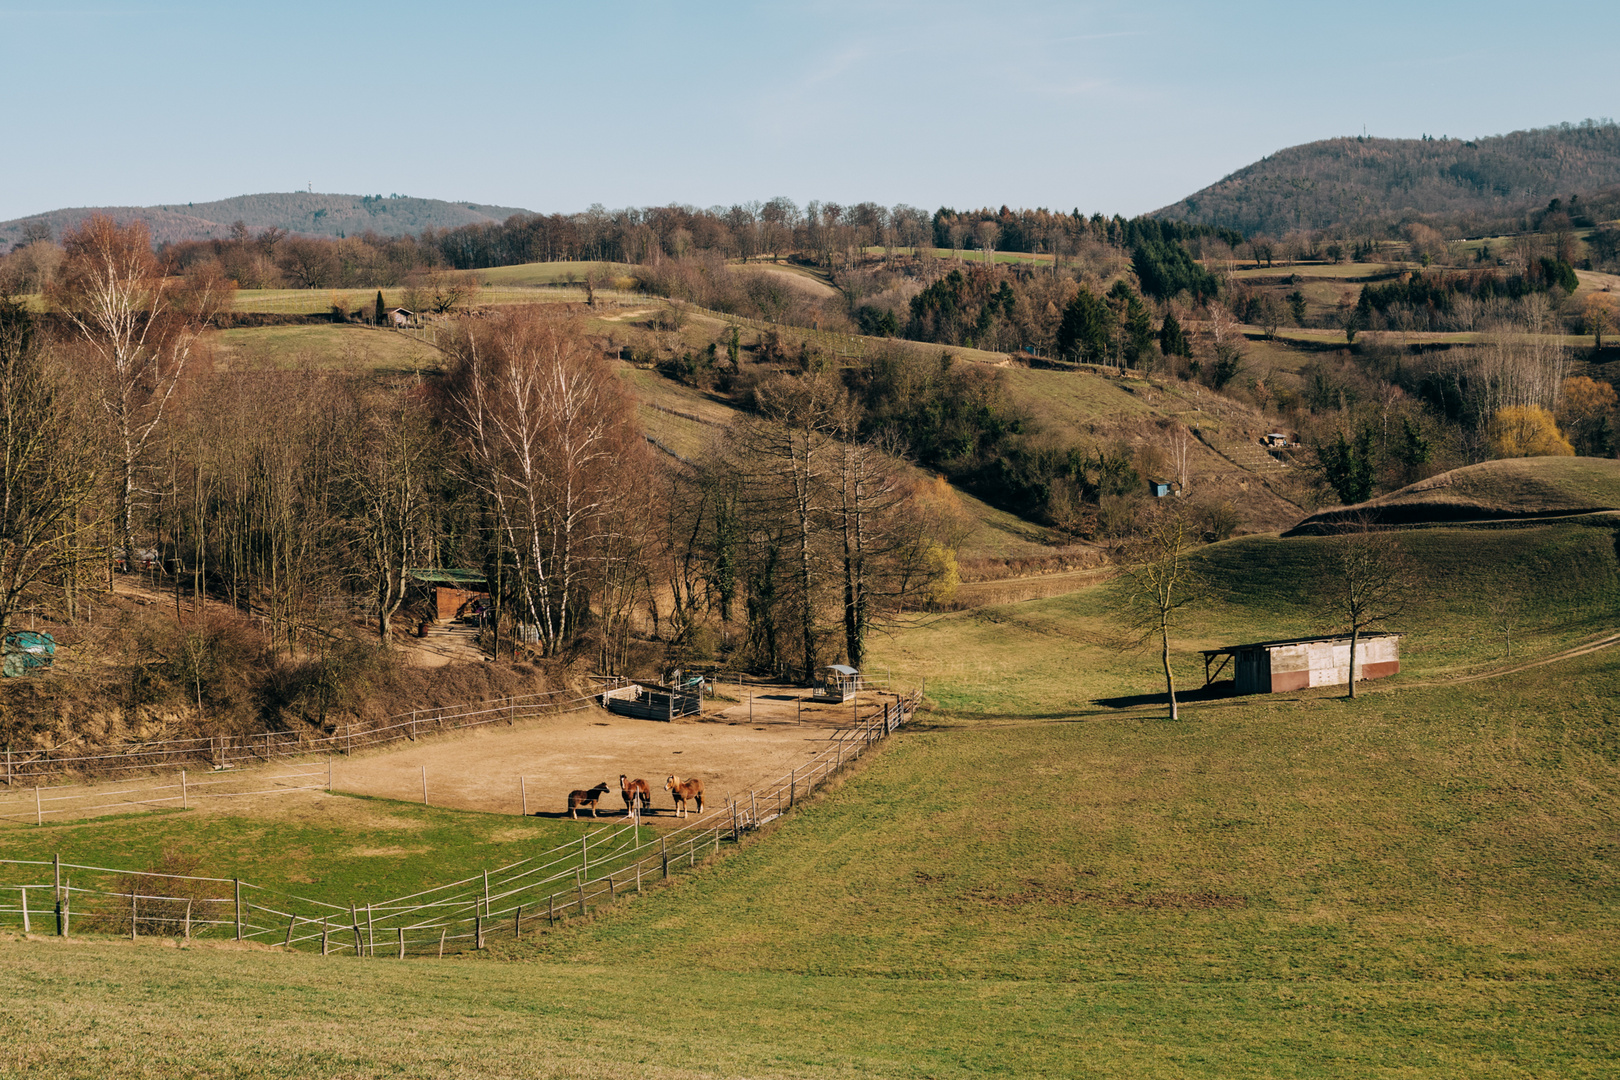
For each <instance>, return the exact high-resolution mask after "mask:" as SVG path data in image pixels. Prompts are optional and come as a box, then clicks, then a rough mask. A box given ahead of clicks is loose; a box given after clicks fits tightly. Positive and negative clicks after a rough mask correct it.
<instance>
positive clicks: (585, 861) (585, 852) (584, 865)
mask: <svg viewBox="0 0 1620 1080" xmlns="http://www.w3.org/2000/svg"><path fill="white" fill-rule="evenodd" d="M589 839H590V836H589V835H588V834H584V833H582V834H580V838H579V868H580V870H582V871H583V872H584V873H585V874H586V875H587V876H589V875H590V872H591V853H590V850H589V849H588V848H587V847H586V846H585V845H586V841H587V840H589Z"/></svg>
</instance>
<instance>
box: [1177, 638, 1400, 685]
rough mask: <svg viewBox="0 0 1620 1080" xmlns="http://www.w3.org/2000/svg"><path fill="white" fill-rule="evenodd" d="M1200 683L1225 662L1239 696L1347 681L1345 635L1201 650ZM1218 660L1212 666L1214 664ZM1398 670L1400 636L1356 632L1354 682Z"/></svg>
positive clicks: (1208, 680)
mask: <svg viewBox="0 0 1620 1080" xmlns="http://www.w3.org/2000/svg"><path fill="white" fill-rule="evenodd" d="M1203 653H1204V685H1205V686H1208V685H1209V684H1210V683H1212V682H1214V681H1215V680H1216V679H1218V678H1220V676H1221V673H1222V672H1223V671H1224V670H1225V669H1226V666H1227V665H1228V664H1230V665H1231V666H1232V681H1233V682H1234V683H1235V684H1236V687H1237V692H1238V693H1240V694H1276V693H1282V692H1284V691H1287V690H1303V689H1304V688H1305V687H1307V686H1346V685H1349V682H1350V639H1349V637H1322V638H1291V639H1289V640H1286V641H1257V642H1255V643H1254V644H1252V645H1227V646H1225V647H1223V648H1219V649H1204V650H1203ZM1217 660H1219V661H1220V662H1219V663H1218V664H1217V663H1216V661H1217ZM1399 670H1401V635H1399V634H1385V633H1372V634H1362V635H1360V637H1359V638H1357V640H1356V681H1357V682H1360V681H1361V680H1363V679H1382V678H1383V677H1384V676H1386V675H1393V674H1395V673H1396V672H1397V671H1399Z"/></svg>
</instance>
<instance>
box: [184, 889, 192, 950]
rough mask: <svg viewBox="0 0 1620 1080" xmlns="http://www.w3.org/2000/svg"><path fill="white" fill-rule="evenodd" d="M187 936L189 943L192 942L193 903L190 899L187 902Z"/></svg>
mask: <svg viewBox="0 0 1620 1080" xmlns="http://www.w3.org/2000/svg"><path fill="white" fill-rule="evenodd" d="M185 936H186V940H187V941H190V940H191V901H190V900H189V899H188V900H187V901H186V929H185Z"/></svg>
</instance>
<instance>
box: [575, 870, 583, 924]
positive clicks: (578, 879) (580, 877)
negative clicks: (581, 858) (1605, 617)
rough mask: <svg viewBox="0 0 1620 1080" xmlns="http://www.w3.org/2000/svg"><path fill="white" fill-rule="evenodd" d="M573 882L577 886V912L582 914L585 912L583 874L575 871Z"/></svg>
mask: <svg viewBox="0 0 1620 1080" xmlns="http://www.w3.org/2000/svg"><path fill="white" fill-rule="evenodd" d="M574 884H575V885H576V886H578V888H579V913H580V914H581V915H583V914H585V875H584V874H581V873H576V874H575V875H574Z"/></svg>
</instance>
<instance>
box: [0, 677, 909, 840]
mask: <svg viewBox="0 0 1620 1080" xmlns="http://www.w3.org/2000/svg"><path fill="white" fill-rule="evenodd" d="M725 692H726V693H728V694H731V695H736V694H738V692H739V691H738V689H737V688H736V687H734V686H729V685H728V686H727V687H725ZM742 694H743V697H742V699H741V700H736V699H735V698H733V697H723V698H720V699H718V700H715V699H711V700H710V701H709V702H708V703H706V710H705V712H704V715H703V716H702V717H701V718H698V717H689V718H685V719H682V720H677V721H675V722H673V723H667V722H660V721H654V720H636V719H632V718H630V717H624V716H617V715H614V714H613V713H610V712H608V711H606V710H605V709H601V708H598V707H594V706H593V707H591V708H589V709H584V710H581V711H579V712H573V713H565V714H563V715H561V716H556V717H548V718H544V719H537V720H520V721H517V722H515V723H513V724H511V725H507V724H493V725H490V726H487V727H482V728H472V729H468V730H463V731H456V732H446V733H443V734H433V735H424V736H422V737H420V738H419V739H417V740H416V741H415V742H411V741H404V742H400V743H395V744H393V745H391V746H387V747H383V748H379V749H375V750H370V751H363V752H361V753H358V754H356V755H354V756H353V757H347V756H343V755H338V756H336V757H333V758H332V759H331V762H330V766H331V778H332V790H333V791H334V792H339V793H345V794H351V795H364V796H370V797H373V798H381V799H399V800H404V801H409V802H419V801H421V799H422V784H423V779H424V773H425V777H426V781H427V798H428V802H429V803H430V804H432V805H433V806H439V807H447V808H450V809H456V810H474V811H482V812H487V813H498V814H518V813H521V812H522V809H523V806H524V797H525V793H526V795H527V805H528V812H529V813H530V814H536V815H544V816H549V817H564V816H566V815H567V809H566V807H567V799H568V793H569V792H570V791H572V790H574V789H576V788H591V787H594V786H595V785H597V784H599V783H604V782H605V783H606V784H607V785H608V787H609V789H610V790H609V793H608V794H607V796H606V797H604V798H603V799H602V800H601V802H600V803H599V804H598V806H597V814H598V815H599V816H600V817H602V818H614V817H622V816H624V812H625V811H624V802H623V800H622V798H621V797H620V795H619V776H620V774H625V775H627V776H629V777H630V778H632V779H636V778H639V779H644V780H646V781H647V782H648V784H649V786H650V787H651V788H652V794H653V799H652V807H651V810H650V812H648V813H645V814H644V815H643V819H642V820H643V821H644V822H646V823H648V824H659V823H662V822H665V821H668V822H671V823H673V822H674V821H676V820H677V819H676V818H674V816H673V815H674V800H673V799H671V798H670V796H669V793H668V792H666V791H665V790H664V780H665V778H666V777H668V776H670V775H672V774H673V775H675V776H678V777H680V778H681V779H683V780H684V779H688V778H691V777H696V778H698V779H700V780H702V781H703V784H704V806H705V808H706V809H707V808H708V807H710V806H711V805H712V806H721V805H724V803H725V801H726V799H728V798H730V797H738V798H743V797H746V795H747V793H748V792H749V791H750V790H751V789H760V788H763V787H765V786H766V785H767V784H771V783H774V782H775V781H777V780H780V779H782V778H784V777H786V776H787V775H788V773H789V771H790V770H792V769H795V768H797V767H799V766H801V765H803V764H804V763H805V762H806V761H807V760H808V759H809V758H811V757H814V756H815V755H816V754H819V753H821V752H822V751H823V750H825V749H826V748H827V745H828V743H829V741H830V740H832V739H834V738H835V737H836V736H837V733H838V732H839V731H840V730H843V729H846V728H848V727H850V726H851V725H852V724H854V723H856V722H857V720H858V719H859V720H869V719H870V718H871V717H872V716H873V715H875V714H877V713H880V712H881V710H882V708H883V704H884V702H888V701H892V700H893V699H892V697H891V696H890V695H887V694H878V693H867V694H862V695H861V698H860V700H859V701H858V702H848V703H845V704H843V705H824V704H814V703H811V702H810V701H809V694H810V691H808V690H806V689H803V688H800V687H791V686H755V687H750V688H748V689H747V690H745V691H742ZM750 695H751V697H752V700H750ZM857 710H858V712H857ZM326 765H327V761H326V759H324V758H319V759H308V760H304V761H293V762H286V761H283V762H276V763H271V764H267V765H263V766H260V767H257V768H248V769H230V770H227V771H226V772H225V773H214V772H207V771H204V770H203V769H200V768H199V769H193V770H191V771H190V775H191V780H192V789H191V809H192V811H193V812H200V813H221V814H232V815H238V816H240V815H248V816H254V817H272V818H278V819H296V820H323V821H324V820H330V819H333V818H334V817H336V818H340V819H343V818H346V817H347V816H349V815H350V812H351V809H352V808H353V807H355V806H356V805H357V804H355V803H354V802H352V801H351V800H346V799H332V798H330V797H329V796H327V794H326V793H325V792H324V791H322V790H319V787H320V785H322V784H323V783H324V780H325V768H326ZM172 779H173V780H174V783H175V784H176V785H177V784H178V774H176V776H175V777H174V778H172ZM220 779H228V780H229V783H228V784H227V785H225V786H209V784H208V782H210V781H216V780H220ZM169 782H170V781H169V780H168V779H164V778H161V777H158V778H150V779H133V780H131V779H125V780H116V781H108V782H105V783H100V784H92V785H76V786H75V787H74V789H73V790H74V791H76V792H82V793H84V794H85V795H86V796H93V795H95V794H96V793H102V794H107V793H112V792H114V791H115V790H116V791H128V792H131V794H130V795H129V798H131V799H151V798H157V797H159V796H170V795H175V796H177V795H178V790H175V791H170V790H167V789H165V790H163V791H161V792H157V791H151V790H149V789H151V788H153V787H155V786H156V785H162V784H167V783H169ZM306 785H307V786H306ZM226 792H230V793H231V794H229V795H228V796H227V795H226V794H225V793H226ZM237 792H242V794H236V793H237ZM58 793H60V791H59V792H58ZM216 793H218V794H217V795H216ZM26 794H28V793H23V794H20V795H19V796H18V799H19V800H21V801H19V802H18V806H17V807H16V808H13V809H15V810H16V812H17V813H19V814H22V813H23V812H24V811H28V812H31V811H32V809H33V806H32V802H31V801H29V800H28V799H24V798H23V795H26ZM47 794H48V795H49V794H50V791H49V789H47ZM86 801H87V803H88V802H96V801H99V800H98V799H96V798H87V800H86ZM24 802H26V803H27V805H26V806H24V805H23V803H24ZM345 804H346V806H347V808H346V807H345ZM149 805H150V807H151V808H153V809H160V808H164V809H178V800H176V801H174V802H160V803H152V804H149ZM358 805H361V806H363V805H365V804H363V803H362V804H358ZM141 808H142V807H141V805H140V804H137V803H131V804H118V805H109V806H106V807H103V808H101V809H99V810H95V811H90V810H87V811H85V812H83V813H77V812H76V813H73V814H71V815H70V817H71V818H81V817H85V818H87V817H96V816H101V815H103V814H107V813H128V812H131V811H135V810H139V809H141ZM366 816H370V815H366ZM581 816H582V817H589V816H590V813H589V811H582V812H581ZM58 820H62V819H60V818H59V819H58ZM374 824H375V823H374ZM394 824H395V825H396V826H397V827H399V828H402V829H403V828H412V827H415V826H414V824H413V823H411V822H407V821H403V820H401V821H397V822H395V823H394Z"/></svg>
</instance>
